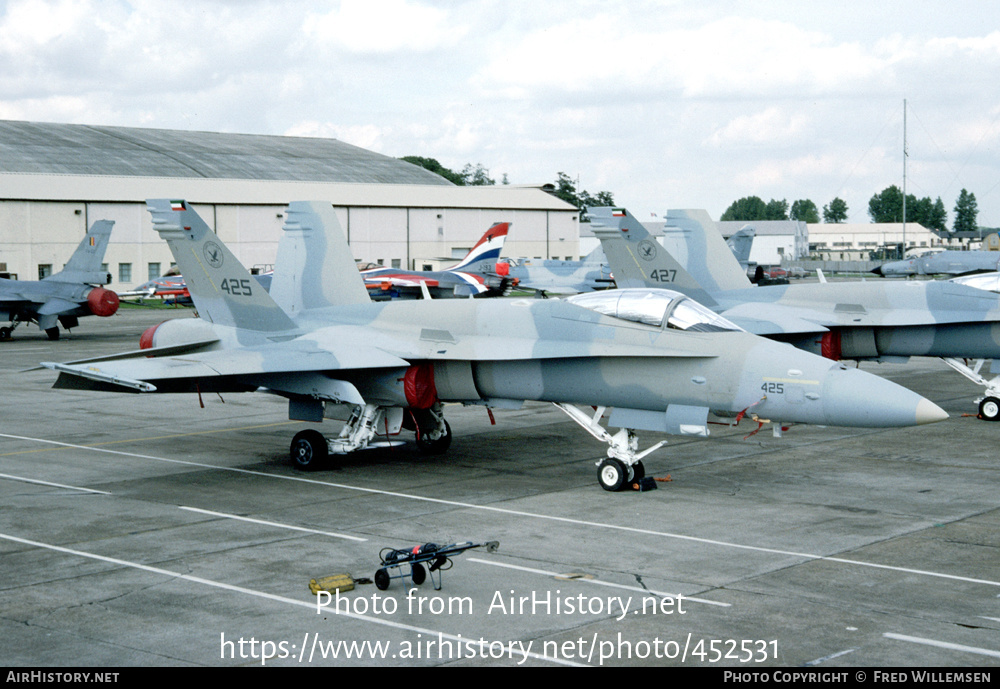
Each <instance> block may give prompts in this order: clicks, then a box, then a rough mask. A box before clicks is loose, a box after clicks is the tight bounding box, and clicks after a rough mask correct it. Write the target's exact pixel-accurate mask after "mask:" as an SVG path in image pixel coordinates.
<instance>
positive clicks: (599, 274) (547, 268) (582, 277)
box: [486, 247, 614, 296]
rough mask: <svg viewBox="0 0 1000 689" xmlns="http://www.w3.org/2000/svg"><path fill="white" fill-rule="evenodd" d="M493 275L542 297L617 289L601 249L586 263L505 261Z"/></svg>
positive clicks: (509, 259)
mask: <svg viewBox="0 0 1000 689" xmlns="http://www.w3.org/2000/svg"><path fill="white" fill-rule="evenodd" d="M486 269H487V270H488V266H486ZM493 272H494V273H496V274H497V275H500V276H502V277H507V278H510V279H513V280H516V281H517V288H518V289H520V290H534V291H536V292H538V293H539V294H541V295H542V296H545V295H547V294H576V293H579V292H593V291H594V290H600V289H608V288H609V287H613V286H614V278H612V277H611V269H610V268H609V267H608V265H607V261H606V260H605V259H604V250H603V249H601V247H597V248H596V249H594V250H593V251H591V252H590V253H589V254H588V255H587V256H585V257H584V258H583V260H582V261H558V260H542V259H536V258H506V259H501V260H499V261H497V262H496V268H495V270H494V271H493Z"/></svg>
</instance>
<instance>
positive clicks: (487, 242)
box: [361, 222, 517, 301]
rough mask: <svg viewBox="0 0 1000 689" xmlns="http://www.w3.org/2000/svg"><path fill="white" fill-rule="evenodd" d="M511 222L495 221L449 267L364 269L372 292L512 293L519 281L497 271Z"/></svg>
mask: <svg viewBox="0 0 1000 689" xmlns="http://www.w3.org/2000/svg"><path fill="white" fill-rule="evenodd" d="M509 229H510V223H506V222H499V223H496V224H494V225H493V226H492V227H490V228H489V229H488V230H486V232H485V234H483V236H482V237H481V238H480V239H479V241H478V242H476V245H475V246H473V247H472V249H471V250H470V251H469V253H468V254H466V256H465V258H463V259H462V260H461V261H459V262H458V263H457V264H455V265H453V266H452V267H450V268H446V269H445V270H437V271H426V270H424V271H416V270H401V269H399V268H384V267H379V268H371V269H369V270H362V271H361V277H362V278H364V281H365V285H366V286H367V287H368V293H369V295H370V296H371V298H372V299H373V300H375V301H381V300H384V299H399V298H403V299H420V298H422V297H423V298H427V297H433V298H437V299H441V298H448V297H498V296H504V295H506V294H508V293H510V291H511V289H512V288H513V287H514V285H516V284H517V280H516V279H514V278H512V277H510V276H508V275H507V274H506V273H504V274H499V273H498V272H497V271H496V270H495V267H496V263H497V259H498V258H499V257H500V251H501V250H502V249H503V245H504V240H505V239H507V232H508V231H509Z"/></svg>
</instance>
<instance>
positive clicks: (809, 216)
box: [788, 199, 819, 223]
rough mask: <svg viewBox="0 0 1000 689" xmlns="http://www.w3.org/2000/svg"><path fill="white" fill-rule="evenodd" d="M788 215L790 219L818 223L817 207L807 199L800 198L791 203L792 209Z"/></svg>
mask: <svg viewBox="0 0 1000 689" xmlns="http://www.w3.org/2000/svg"><path fill="white" fill-rule="evenodd" d="M788 217H789V218H790V219H791V220H798V221H800V222H804V223H818V222H819V209H817V208H816V204H815V203H813V202H812V201H810V200H809V199H801V200H799V201H795V202H794V203H792V210H791V211H790V212H789V214H788Z"/></svg>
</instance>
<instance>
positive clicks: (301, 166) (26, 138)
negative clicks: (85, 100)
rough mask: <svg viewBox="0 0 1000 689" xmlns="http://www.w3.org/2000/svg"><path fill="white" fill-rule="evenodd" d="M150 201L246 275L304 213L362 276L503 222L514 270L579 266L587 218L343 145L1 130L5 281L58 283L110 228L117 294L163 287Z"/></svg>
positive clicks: (451, 247) (268, 257) (438, 255)
mask: <svg viewBox="0 0 1000 689" xmlns="http://www.w3.org/2000/svg"><path fill="white" fill-rule="evenodd" d="M148 198H170V199H186V200H187V201H189V202H190V203H191V204H192V205H193V207H194V208H195V210H197V211H198V213H199V214H200V215H201V216H202V217H203V218H204V219H205V221H206V222H207V223H208V224H209V226H210V227H212V228H213V229H214V230H215V232H216V233H218V235H219V236H220V237H221V238H222V239H223V240H224V241H225V242H226V243H227V244H228V245H229V246H230V247H231V249H232V250H233V253H234V254H235V255H236V256H237V257H238V258H239V259H240V261H241V262H243V263H244V265H246V266H247V267H248V268H252V267H254V266H270V265H271V264H273V263H274V258H275V255H276V253H277V243H278V239H279V237H280V235H281V227H282V224H283V222H284V215H283V214H284V209H285V206H286V205H287V204H288V203H289V202H291V201H298V200H310V201H317V200H318V201H329V202H330V203H331V204H332V205H333V206H334V208H335V209H336V211H337V215H338V217H339V219H340V222H341V225H342V227H343V228H344V231H345V233H346V234H347V236H348V241H349V242H350V244H351V248H352V250H353V251H354V255H355V258H356V259H357V260H359V261H364V262H374V263H381V264H383V265H387V266H396V267H401V268H412V269H417V270H420V269H425V268H436V267H439V266H441V265H449V264H450V263H451V262H452V259H454V258H456V257H461V256H463V255H464V254H465V253H466V252H467V251H468V250H469V249H470V248H471V247H472V246H473V244H474V243H475V242H476V241H477V240H478V239H479V237H480V236H481V235H482V234H483V233H484V232H485V231H486V230H487V229H488V228H489V227H490V225H492V224H493V223H495V222H503V221H506V222H510V223H512V227H511V232H510V235H509V238H508V241H507V247H506V249H505V251H504V254H505V255H507V256H529V257H538V258H563V259H565V258H573V259H575V258H578V256H579V222H578V212H577V210H576V208H574V207H573V206H571V205H570V204H568V203H566V202H564V201H562V200H561V199H558V198H556V197H555V196H553V195H551V194H549V193H546V192H545V191H544V190H543V189H542V188H541V186H535V187H528V186H481V187H461V186H456V185H453V184H451V183H450V182H448V181H447V180H445V179H444V178H442V177H440V176H439V175H436V174H434V173H432V172H429V171H427V170H425V169H423V168H421V167H418V166H415V165H411V164H409V163H407V162H405V161H402V160H398V159H396V158H391V157H389V156H384V155H380V154H378V153H373V152H371V151H367V150H365V149H361V148H358V147H356V146H350V145H348V144H345V143H343V142H340V141H337V140H334V139H314V138H304V137H284V136H258V135H249V134H222V133H211V132H186V131H172V130H156V129H134V128H127V127H101V126H88V125H70V124H49V123H38V122H17V121H0V272H6V273H11V274H15V275H17V276H18V277H19V278H20V279H27V280H32V279H36V278H38V277H40V276H43V275H45V274H47V273H50V272H55V271H58V270H60V269H61V268H62V266H63V264H64V263H65V262H66V261H67V260H68V259H69V256H70V254H72V252H73V249H74V248H75V247H76V245H77V244H78V243H79V242H80V239H81V238H82V237H83V235H84V233H85V232H86V230H87V228H88V227H89V225H90V224H91V223H92V222H94V221H95V220H103V219H106V220H113V221H115V227H114V230H113V232H112V235H111V242H110V246H109V248H108V252H107V255H106V258H105V261H106V263H107V267H108V271H109V272H110V273H111V274H112V276H113V278H114V281H115V282H114V284H113V288H115V289H117V290H119V291H122V290H127V289H130V288H132V287H135V286H137V285H138V284H141V283H143V282H145V281H147V280H148V279H151V278H153V277H159V276H160V275H162V274H163V273H165V272H166V271H167V270H168V269H169V267H170V266H171V264H172V261H173V258H172V256H171V254H170V250H169V249H168V248H167V245H166V243H165V242H163V241H162V240H161V239H160V238H159V236H158V235H157V233H156V232H155V231H154V230H153V228H152V223H151V221H150V218H149V214H148V213H147V212H146V208H145V200H146V199H148Z"/></svg>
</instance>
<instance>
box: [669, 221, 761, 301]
mask: <svg viewBox="0 0 1000 689" xmlns="http://www.w3.org/2000/svg"><path fill="white" fill-rule="evenodd" d="M663 234H664V238H665V239H664V245H665V246H666V247H667V250H668V251H670V253H671V254H672V255H673V256H674V258H676V259H677V260H678V261H679V262H680V263H681V265H683V266H684V267H685V269H687V271H688V272H689V273H690V274H691V275H692V276H693V277H694V279H695V280H697V281H698V283H699V284H700V285H701V287H702V288H703V289H706V290H708V291H709V292H713V293H714V292H720V291H726V290H734V289H746V288H748V287H751V286H752V284H751V282H750V279H749V278H748V277H747V273H746V270H745V269H743V268H742V267H740V264H739V261H737V260H736V257H735V256H733V252H732V250H731V249H730V248H729V247H728V246H726V241H725V240H724V239H723V238H722V233H720V232H719V230H718V228H717V227H716V225H715V221H714V220H712V218H711V216H709V214H708V212H706V211H704V210H670V211H667V217H666V226H665V227H664V228H663Z"/></svg>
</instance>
